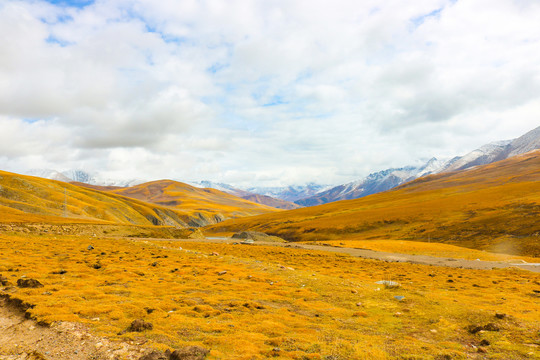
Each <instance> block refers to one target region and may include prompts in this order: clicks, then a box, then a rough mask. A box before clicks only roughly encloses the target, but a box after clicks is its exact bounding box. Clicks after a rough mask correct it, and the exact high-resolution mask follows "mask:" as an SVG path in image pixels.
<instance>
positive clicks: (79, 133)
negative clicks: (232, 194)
mask: <svg viewBox="0 0 540 360" xmlns="http://www.w3.org/2000/svg"><path fill="white" fill-rule="evenodd" d="M539 23H540V2H539V1H537V0H457V1H456V0H415V1H403V0H385V1H380V0H362V1H357V0H332V1H329V0H268V1H267V0H159V1H151V0H103V1H102V0H96V1H92V0H73V1H68V0H66V1H62V0H60V1H58V0H56V1H48V2H47V1H33V0H28V1H26V0H21V1H16V0H0V169H2V170H7V171H14V172H24V171H26V170H28V169H32V168H49V169H56V170H60V171H63V170H68V169H74V168H80V169H85V170H88V171H97V172H100V173H101V174H103V175H104V176H107V177H111V178H122V179H127V178H143V179H148V180H150V179H161V178H173V179H178V180H185V181H192V180H203V179H208V180H214V181H221V182H227V183H231V184H234V185H237V186H246V185H248V184H256V185H285V184H303V183H306V182H310V181H314V182H318V183H325V184H337V183H344V182H348V181H351V180H355V179H358V178H360V177H363V176H365V175H367V174H368V173H370V172H373V171H378V170H382V169H385V168H388V167H394V166H403V165H407V164H415V163H417V162H418V161H421V160H427V159H428V158H430V157H432V156H436V157H449V156H453V155H462V154H464V153H466V152H468V151H470V150H473V149H475V148H477V147H478V146H480V145H482V144H485V143H487V142H490V141H494V140H501V139H510V138H515V137H518V136H520V135H522V134H523V133H525V132H527V131H528V130H531V129H533V128H535V127H537V126H539V125H540V121H539V120H540V116H539V114H540V27H539V25H538V24H539Z"/></svg>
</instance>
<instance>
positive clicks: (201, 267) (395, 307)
mask: <svg viewBox="0 0 540 360" xmlns="http://www.w3.org/2000/svg"><path fill="white" fill-rule="evenodd" d="M89 245H92V246H93V247H94V249H92V250H89V249H88V246H89ZM0 274H2V275H3V276H5V277H7V278H8V281H9V282H10V284H11V285H12V286H7V287H6V288H4V290H3V292H4V293H7V294H10V295H11V296H12V297H17V298H20V299H22V300H24V301H25V302H27V303H30V304H34V305H35V306H34V307H33V308H32V309H30V310H28V314H29V315H30V316H32V317H34V318H36V319H37V320H38V321H42V322H53V321H76V322H82V323H85V324H88V326H90V327H91V328H92V329H93V330H94V331H95V332H96V333H97V334H99V335H105V336H108V337H112V338H116V339H119V340H128V339H132V340H136V341H138V342H140V343H144V342H146V343H145V345H147V346H151V347H155V348H158V349H162V350H163V349H166V348H175V347H180V346H184V345H200V346H203V347H205V348H207V349H210V350H211V353H210V356H209V359H266V358H276V359H438V360H440V359H466V358H476V359H539V358H540V353H539V351H538V350H539V346H540V341H539V338H538V333H539V331H540V324H539V322H538V319H539V318H540V301H539V299H540V298H539V295H538V292H539V291H540V276H539V275H538V274H534V273H529V272H526V271H519V270H490V271H480V270H465V269H451V268H443V267H431V266H423V265H412V264H404V263H385V262H380V261H374V260H363V259H359V258H354V257H351V256H346V255H340V254H332V253H326V252H318V251H305V250H300V249H294V248H276V247H264V246H243V245H230V244H212V243H190V242H184V241H182V242H178V241H168V240H165V241H149V240H134V239H131V240H130V239H118V240H111V239H104V238H89V237H84V236H82V237H81V236H54V237H53V236H50V235H32V234H25V235H20V234H15V233H9V234H6V233H4V234H2V235H0ZM24 277H26V278H34V279H37V280H38V281H40V282H41V283H42V284H43V285H44V287H43V288H38V289H19V288H17V287H16V286H14V284H15V283H16V281H17V280H18V279H20V278H24ZM380 280H392V281H397V282H399V284H400V286H399V287H397V288H386V287H385V286H384V285H380V284H377V283H376V282H377V281H380ZM396 296H403V299H401V300H399V298H396ZM496 313H499V314H501V317H502V318H501V319H498V318H497V317H496V316H495V315H496ZM503 314H504V315H503ZM134 319H144V320H145V321H148V322H151V323H152V324H153V329H152V330H147V331H144V332H142V333H132V332H127V333H123V334H121V335H118V334H119V333H121V332H122V331H123V330H125V329H126V328H127V327H128V326H129V324H130V323H131V322H132V321H133V320H134ZM487 324H493V325H490V327H488V328H490V329H491V331H488V330H482V331H479V332H474V328H475V327H478V326H485V325H487ZM495 329H498V330H497V331H494V330H495ZM483 340H484V341H483ZM487 343H489V345H486V344H487ZM481 344H484V345H481ZM0 350H1V349H0Z"/></svg>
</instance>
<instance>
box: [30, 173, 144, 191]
mask: <svg viewBox="0 0 540 360" xmlns="http://www.w3.org/2000/svg"><path fill="white" fill-rule="evenodd" d="M25 175H30V176H37V177H41V178H45V179H50V180H58V181H64V182H73V181H74V182H80V183H85V184H89V185H98V186H118V187H128V186H134V185H139V184H142V183H144V182H146V180H142V179H130V180H115V179H108V178H104V177H103V176H101V175H100V174H97V173H90V172H87V171H84V170H80V169H77V170H67V171H63V172H59V171H56V170H51V169H31V170H29V171H27V172H25Z"/></svg>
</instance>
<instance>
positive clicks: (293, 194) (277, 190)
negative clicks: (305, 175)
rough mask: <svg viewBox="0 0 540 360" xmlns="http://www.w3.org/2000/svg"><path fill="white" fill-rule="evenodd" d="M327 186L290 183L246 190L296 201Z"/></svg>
mask: <svg viewBox="0 0 540 360" xmlns="http://www.w3.org/2000/svg"><path fill="white" fill-rule="evenodd" d="M328 188H329V186H328V185H320V184H315V183H309V184H306V185H291V186H285V187H251V188H248V189H247V190H248V191H250V192H252V193H255V194H261V195H266V196H270V197H273V198H278V199H282V200H286V201H292V202H296V200H299V199H304V198H307V197H310V196H313V195H315V194H317V193H319V192H321V191H324V190H326V189H328Z"/></svg>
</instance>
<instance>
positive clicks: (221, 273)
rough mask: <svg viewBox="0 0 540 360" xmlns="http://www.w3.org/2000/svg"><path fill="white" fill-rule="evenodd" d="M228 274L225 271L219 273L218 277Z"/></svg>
mask: <svg viewBox="0 0 540 360" xmlns="http://www.w3.org/2000/svg"><path fill="white" fill-rule="evenodd" d="M226 273H227V271H225V270H223V271H220V272H218V275H225V274H226Z"/></svg>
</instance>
